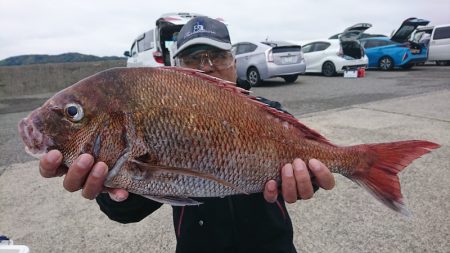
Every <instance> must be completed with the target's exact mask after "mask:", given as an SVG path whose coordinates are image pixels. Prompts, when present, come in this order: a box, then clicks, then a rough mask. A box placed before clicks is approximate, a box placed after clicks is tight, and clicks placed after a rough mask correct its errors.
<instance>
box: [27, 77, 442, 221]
mask: <svg viewBox="0 0 450 253" xmlns="http://www.w3.org/2000/svg"><path fill="white" fill-rule="evenodd" d="M70 106H71V112H76V113H77V114H76V115H71V114H69V113H68V110H67V108H68V107H70ZM72 114H73V113H72ZM19 132H20V135H21V137H22V139H23V141H24V143H25V144H26V146H27V150H28V151H29V152H30V153H32V154H40V153H45V152H48V151H49V150H52V149H58V150H61V151H62V153H63V156H64V164H66V165H69V164H71V163H72V162H73V161H74V159H75V158H76V157H77V156H78V155H79V154H80V153H83V152H84V153H90V154H92V155H93V156H94V158H95V160H96V161H103V162H105V163H106V164H107V165H108V167H109V172H108V176H107V179H106V181H105V186H107V187H113V188H123V189H126V190H128V191H130V192H133V193H136V194H140V195H143V196H145V197H147V198H150V199H153V200H155V201H159V202H161V203H168V204H172V205H195V204H199V203H198V202H197V201H195V200H193V199H192V198H194V197H222V196H227V195H233V194H251V193H256V192H262V191H263V189H264V186H265V184H266V182H267V181H269V180H272V179H273V180H277V181H278V182H280V169H281V167H282V166H283V165H284V164H286V163H289V162H292V161H293V160H294V159H295V158H301V159H303V160H304V161H308V160H310V159H312V158H316V159H318V160H320V161H321V162H323V163H324V164H325V165H326V166H327V167H328V168H329V169H330V170H331V171H332V172H334V173H340V174H342V175H344V176H346V177H347V178H349V179H351V180H353V181H354V182H356V183H358V184H359V185H361V186H363V187H364V188H365V189H366V190H368V191H369V193H371V194H372V195H373V196H374V197H376V198H377V199H378V200H380V201H381V202H382V203H384V204H386V205H387V206H388V207H389V208H391V209H393V210H395V211H399V212H402V213H403V214H407V210H406V208H405V207H404V203H403V198H402V194H401V191H400V184H399V179H398V176H397V173H399V172H400V171H401V170H403V169H404V168H405V167H406V166H407V165H409V164H410V163H411V162H412V161H413V160H415V159H417V158H418V157H420V156H421V155H423V154H426V153H428V152H430V151H431V150H432V149H435V148H438V147H439V145H438V144H435V143H432V142H428V141H421V140H408V141H397V142H391V143H378V144H361V145H355V146H350V147H339V146H337V145H334V144H332V143H331V142H330V141H328V140H327V139H326V138H324V137H323V136H321V135H320V134H319V133H318V132H316V131H314V130H312V129H310V128H308V127H307V126H305V125H303V124H302V123H301V122H299V121H298V120H297V119H295V118H294V117H293V116H291V115H289V114H287V113H284V112H281V111H278V110H276V109H274V108H271V107H269V106H267V105H265V104H263V103H261V102H259V101H258V99H256V98H255V97H253V96H251V95H249V94H248V93H247V92H246V91H244V90H242V89H240V88H237V87H235V86H234V84H232V83H229V82H226V81H224V80H220V79H217V78H214V77H210V76H208V75H205V74H202V73H200V72H198V71H194V70H188V69H182V68H115V69H111V70H107V71H104V72H101V73H98V74H96V75H93V76H91V77H88V78H85V79H83V80H81V81H80V82H78V83H76V84H74V85H72V86H70V87H68V88H66V89H64V90H62V91H60V92H59V93H57V94H56V95H55V96H53V97H52V98H50V99H49V101H47V102H46V103H45V104H44V105H43V106H42V107H40V108H38V109H36V110H35V111H33V112H32V113H31V114H30V115H29V116H28V117H27V118H26V119H23V120H22V121H21V122H20V123H19Z"/></svg>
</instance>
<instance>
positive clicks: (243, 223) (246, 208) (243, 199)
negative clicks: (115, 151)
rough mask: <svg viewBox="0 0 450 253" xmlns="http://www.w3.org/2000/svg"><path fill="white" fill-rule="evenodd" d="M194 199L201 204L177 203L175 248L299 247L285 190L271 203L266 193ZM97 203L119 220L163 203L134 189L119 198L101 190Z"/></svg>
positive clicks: (247, 249) (274, 249)
mask: <svg viewBox="0 0 450 253" xmlns="http://www.w3.org/2000/svg"><path fill="white" fill-rule="evenodd" d="M196 200H199V201H200V202H203V204H201V205H199V206H186V207H173V225H174V229H175V233H176V238H177V250H176V252H197V253H200V252H208V253H209V252H296V251H295V248H294V244H293V231H292V223H291V219H290V217H289V215H288V212H287V210H286V207H285V205H284V200H283V199H282V197H281V195H280V197H279V198H278V200H277V202H275V203H273V204H271V203H268V202H267V201H265V199H264V197H263V194H262V193H257V194H250V195H236V196H228V197H225V198H204V199H200V198H196ZM97 203H98V204H99V205H100V209H101V210H102V211H103V212H104V213H105V214H106V215H108V217H109V218H110V219H112V220H115V221H118V222H121V223H130V222H138V221H140V220H142V219H143V218H145V217H147V216H148V215H149V214H151V213H152V212H154V211H155V210H157V209H158V208H159V207H161V204H160V203H157V202H154V201H152V200H149V199H146V198H144V197H142V196H139V195H135V194H130V196H129V197H128V199H127V200H125V201H124V202H115V201H113V200H111V199H110V198H109V195H108V194H106V193H103V194H100V195H99V196H98V197H97Z"/></svg>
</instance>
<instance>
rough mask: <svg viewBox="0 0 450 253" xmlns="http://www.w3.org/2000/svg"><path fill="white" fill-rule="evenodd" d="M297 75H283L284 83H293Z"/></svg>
mask: <svg viewBox="0 0 450 253" xmlns="http://www.w3.org/2000/svg"><path fill="white" fill-rule="evenodd" d="M297 77H298V75H290V76H283V79H284V81H285V82H286V83H293V82H295V81H296V80H297Z"/></svg>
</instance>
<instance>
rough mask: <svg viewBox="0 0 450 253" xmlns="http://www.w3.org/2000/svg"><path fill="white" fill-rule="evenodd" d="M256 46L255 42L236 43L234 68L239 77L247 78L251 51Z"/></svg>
mask: <svg viewBox="0 0 450 253" xmlns="http://www.w3.org/2000/svg"><path fill="white" fill-rule="evenodd" d="M256 48H257V46H256V45H255V44H253V43H249V42H242V43H238V44H236V50H235V58H236V70H237V75H238V77H239V78H241V79H246V78H247V69H248V67H249V65H250V61H251V56H252V52H253V51H255V49H256Z"/></svg>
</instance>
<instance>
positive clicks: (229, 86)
mask: <svg viewBox="0 0 450 253" xmlns="http://www.w3.org/2000/svg"><path fill="white" fill-rule="evenodd" d="M158 68H159V69H163V70H169V71H177V72H183V73H185V74H188V75H192V76H197V77H199V78H201V79H204V80H207V81H209V82H210V83H212V84H214V85H216V86H218V87H220V88H222V89H226V90H228V91H230V92H233V93H236V95H238V96H242V97H244V98H246V99H248V100H250V101H252V102H253V103H255V104H257V105H258V106H259V107H261V108H262V109H264V110H265V111H267V112H269V113H270V114H271V115H273V116H274V117H276V118H278V119H280V120H282V121H285V122H288V123H289V124H291V125H292V126H294V127H295V128H297V129H299V130H300V131H301V132H302V133H303V136H304V137H305V138H306V139H309V140H315V141H318V142H321V143H324V144H328V145H331V146H335V145H334V144H332V143H331V142H330V141H329V140H327V139H326V138H325V137H323V136H322V135H321V134H319V133H318V132H317V131H315V130H313V129H311V128H309V127H307V126H305V125H304V124H303V123H301V122H300V121H299V120H298V119H296V118H295V117H294V116H292V115H290V114H288V113H285V112H283V111H280V110H277V109H275V108H273V107H270V106H268V105H267V104H265V103H263V102H261V101H259V100H258V98H257V97H255V96H252V95H249V93H250V92H249V91H247V90H245V89H242V88H239V87H237V86H236V84H235V83H233V82H229V81H226V80H223V79H220V78H217V77H213V76H210V75H207V74H205V73H204V72H203V71H200V70H196V69H189V68H180V67H158Z"/></svg>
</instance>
